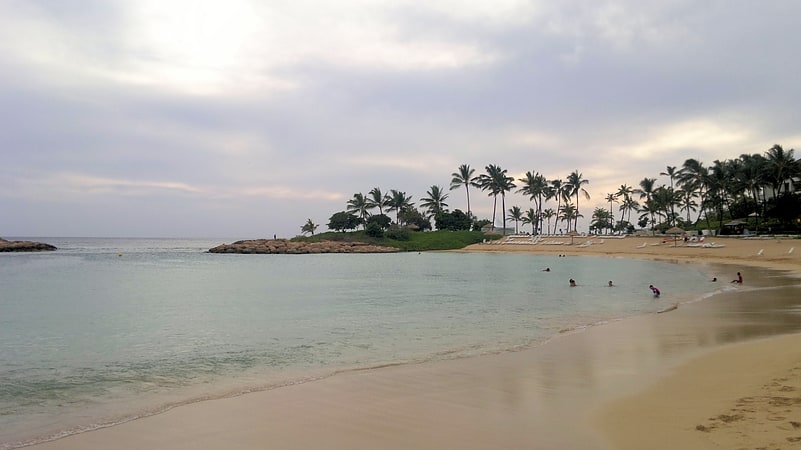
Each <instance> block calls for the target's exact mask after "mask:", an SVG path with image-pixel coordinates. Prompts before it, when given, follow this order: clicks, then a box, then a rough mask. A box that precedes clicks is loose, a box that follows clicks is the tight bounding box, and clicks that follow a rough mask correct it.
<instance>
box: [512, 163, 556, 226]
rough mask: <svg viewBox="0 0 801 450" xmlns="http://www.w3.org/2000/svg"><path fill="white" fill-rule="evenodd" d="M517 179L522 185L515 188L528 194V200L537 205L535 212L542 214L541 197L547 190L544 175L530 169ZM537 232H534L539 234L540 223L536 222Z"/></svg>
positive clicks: (546, 181)
mask: <svg viewBox="0 0 801 450" xmlns="http://www.w3.org/2000/svg"><path fill="white" fill-rule="evenodd" d="M518 181H520V182H522V183H523V186H522V187H521V188H520V189H518V190H517V192H520V193H522V194H524V195H528V198H529V200H533V201H534V205H535V206H536V207H537V214H538V215H541V214H542V198H543V197H545V196H546V195H547V194H548V192H549V189H548V180H546V179H545V177H544V176H542V175H540V174H539V172H535V173H532V172H531V171H528V172H526V177H525V178H518ZM536 228H537V232H535V233H534V234H539V233H538V231H539V228H540V224H537V227H536Z"/></svg>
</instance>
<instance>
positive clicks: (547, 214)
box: [540, 208, 556, 233]
mask: <svg viewBox="0 0 801 450" xmlns="http://www.w3.org/2000/svg"><path fill="white" fill-rule="evenodd" d="M555 216H556V211H554V210H553V208H545V209H543V210H542V214H541V215H540V220H541V219H545V220H547V221H548V226H547V227H546V231H548V232H549V233H550V229H551V219H553V218H554V217H555Z"/></svg>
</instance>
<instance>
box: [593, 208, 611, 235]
mask: <svg viewBox="0 0 801 450" xmlns="http://www.w3.org/2000/svg"><path fill="white" fill-rule="evenodd" d="M611 224H612V212H611V211H607V210H605V209H603V208H595V210H594V211H593V212H592V219H591V222H590V230H592V229H595V230H596V231H597V232H599V233H600V232H601V230H603V229H604V228H607V227H611Z"/></svg>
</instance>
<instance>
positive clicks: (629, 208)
mask: <svg viewBox="0 0 801 450" xmlns="http://www.w3.org/2000/svg"><path fill="white" fill-rule="evenodd" d="M639 208H640V204H639V203H638V202H637V200H634V198H633V197H631V196H628V197H626V198H624V199H623V202H622V203H621V204H620V217H621V218H623V214H624V213H628V214H626V222H627V223H628V224H631V213H632V212H633V211H637V210H638V209H639Z"/></svg>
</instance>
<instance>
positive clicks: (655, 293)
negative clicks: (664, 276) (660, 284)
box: [648, 284, 661, 297]
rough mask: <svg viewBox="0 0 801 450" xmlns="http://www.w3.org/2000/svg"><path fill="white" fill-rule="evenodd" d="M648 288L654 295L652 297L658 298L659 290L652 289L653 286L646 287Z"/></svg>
mask: <svg viewBox="0 0 801 450" xmlns="http://www.w3.org/2000/svg"><path fill="white" fill-rule="evenodd" d="M648 287H649V288H651V292H653V293H654V297H659V295H660V294H661V292H659V288H657V287H654V285H653V284H650V285H648Z"/></svg>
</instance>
